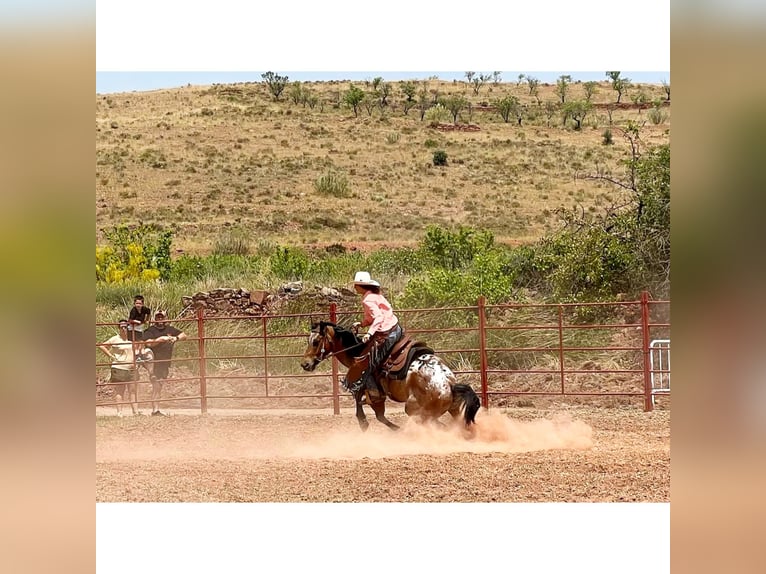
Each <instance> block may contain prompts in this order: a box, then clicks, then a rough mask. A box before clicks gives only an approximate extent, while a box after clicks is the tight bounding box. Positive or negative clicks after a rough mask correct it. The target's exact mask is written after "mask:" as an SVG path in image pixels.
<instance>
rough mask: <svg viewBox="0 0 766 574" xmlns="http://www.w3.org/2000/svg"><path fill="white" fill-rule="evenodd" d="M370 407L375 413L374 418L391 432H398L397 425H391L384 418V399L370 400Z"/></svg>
mask: <svg viewBox="0 0 766 574" xmlns="http://www.w3.org/2000/svg"><path fill="white" fill-rule="evenodd" d="M370 406H372V410H373V411H375V418H376V419H378V420H379V421H380V422H382V423H383V424H384V425H386V426H387V427H388V428H390V429H391V430H399V425H397V424H394V423H392V422H391V421H390V420H388V419H387V418H386V399H385V397H383V399H377V398H376V399H372V400H370Z"/></svg>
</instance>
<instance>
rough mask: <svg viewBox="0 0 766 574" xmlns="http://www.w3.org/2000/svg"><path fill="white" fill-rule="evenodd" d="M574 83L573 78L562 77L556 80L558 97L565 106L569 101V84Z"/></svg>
mask: <svg viewBox="0 0 766 574" xmlns="http://www.w3.org/2000/svg"><path fill="white" fill-rule="evenodd" d="M571 83H572V76H569V75H561V76H559V77H558V79H557V80H556V88H555V92H556V95H557V96H558V97H559V98H560V99H561V103H562V104H565V103H566V101H567V92H568V91H569V84H571Z"/></svg>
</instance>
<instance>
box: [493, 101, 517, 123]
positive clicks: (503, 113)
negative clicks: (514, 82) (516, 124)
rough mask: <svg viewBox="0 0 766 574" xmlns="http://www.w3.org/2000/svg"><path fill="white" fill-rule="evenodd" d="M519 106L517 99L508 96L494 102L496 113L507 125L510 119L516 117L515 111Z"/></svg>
mask: <svg viewBox="0 0 766 574" xmlns="http://www.w3.org/2000/svg"><path fill="white" fill-rule="evenodd" d="M519 105H520V104H519V98H517V97H516V96H513V95H510V94H509V95H507V96H505V97H504V98H503V99H501V100H497V101H496V102H495V108H496V109H497V113H499V114H500V117H501V118H503V121H504V122H505V123H508V122H509V121H510V120H511V118H512V117H513V118H515V117H516V109H517V108H518V107H519Z"/></svg>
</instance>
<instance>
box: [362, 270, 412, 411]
mask: <svg viewBox="0 0 766 574" xmlns="http://www.w3.org/2000/svg"><path fill="white" fill-rule="evenodd" d="M354 291H356V292H357V293H358V294H359V295H361V296H362V309H363V311H364V316H363V318H362V320H361V321H358V322H356V323H354V324H353V327H354V328H355V329H357V328H359V327H367V332H366V333H365V334H364V335H363V336H362V342H363V343H367V342H369V341H370V340H372V342H371V343H370V345H369V353H370V366H369V367H368V368H367V370H366V371H365V372H364V373H362V377H361V379H360V381H362V385H360V387H358V388H366V389H367V390H368V392H369V393H370V394H371V395H376V394H377V395H379V396H382V395H383V390H382V389H381V388H380V387H379V386H378V384H377V383H376V382H375V376H374V375H375V371H376V370H377V368H378V366H379V365H380V364H381V363H382V362H383V360H384V359H385V358H386V357H387V356H388V354H389V353H390V352H391V349H393V347H394V345H395V344H396V342H397V341H398V340H399V339H401V338H402V334H403V333H402V328H401V326H400V325H399V319H398V317H397V316H396V315H395V314H394V310H393V307H392V306H391V303H389V302H388V299H386V298H385V297H384V296H383V295H382V294H381V292H380V283H378V282H377V281H375V280H373V279H371V278H370V274H369V273H368V272H367V271H359V272H357V273H356V275H354ZM352 382H353V381H352Z"/></svg>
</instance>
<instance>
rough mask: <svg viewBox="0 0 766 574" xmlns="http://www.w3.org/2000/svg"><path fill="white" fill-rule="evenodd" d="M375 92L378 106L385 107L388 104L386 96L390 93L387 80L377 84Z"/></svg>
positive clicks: (389, 85)
mask: <svg viewBox="0 0 766 574" xmlns="http://www.w3.org/2000/svg"><path fill="white" fill-rule="evenodd" d="M376 92H377V94H378V98H379V100H380V102H379V103H380V107H381V108H385V107H386V106H387V105H388V97H389V96H390V95H391V84H389V83H388V82H381V83H380V84H379V85H378V87H377V89H376Z"/></svg>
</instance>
